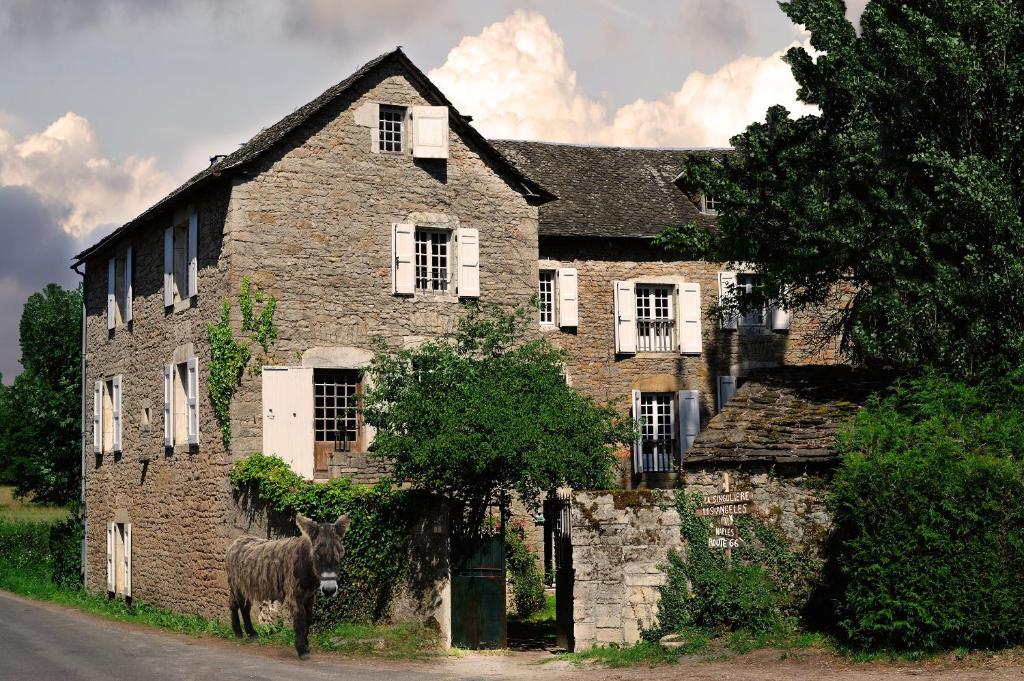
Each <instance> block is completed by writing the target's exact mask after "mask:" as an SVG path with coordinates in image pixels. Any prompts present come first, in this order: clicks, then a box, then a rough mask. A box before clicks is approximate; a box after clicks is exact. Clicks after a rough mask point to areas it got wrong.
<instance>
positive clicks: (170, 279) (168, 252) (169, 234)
mask: <svg viewBox="0 0 1024 681" xmlns="http://www.w3.org/2000/svg"><path fill="white" fill-rule="evenodd" d="M171 305H174V227H168V228H167V229H165V230H164V307H170V306H171Z"/></svg>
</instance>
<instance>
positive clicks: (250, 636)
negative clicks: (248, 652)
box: [249, 631, 260, 641]
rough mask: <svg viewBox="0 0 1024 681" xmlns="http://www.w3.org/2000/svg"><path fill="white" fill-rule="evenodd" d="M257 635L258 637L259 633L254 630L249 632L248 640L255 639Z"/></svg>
mask: <svg viewBox="0 0 1024 681" xmlns="http://www.w3.org/2000/svg"><path fill="white" fill-rule="evenodd" d="M259 637H260V635H259V634H257V633H256V632H255V631H254V632H252V633H251V634H249V639H250V640H252V641H255V640H256V639H258V638H259Z"/></svg>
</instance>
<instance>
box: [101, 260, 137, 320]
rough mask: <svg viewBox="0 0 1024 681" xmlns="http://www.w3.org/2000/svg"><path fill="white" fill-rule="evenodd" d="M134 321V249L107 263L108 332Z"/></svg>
mask: <svg viewBox="0 0 1024 681" xmlns="http://www.w3.org/2000/svg"><path fill="white" fill-rule="evenodd" d="M131 320H132V247H131V246H128V247H127V248H125V249H124V250H123V251H121V252H120V253H119V254H117V255H115V256H114V257H112V258H110V260H108V261H107V330H108V331H111V332H112V331H114V329H117V328H119V327H121V326H124V325H125V324H128V323H129V322H130V321H131Z"/></svg>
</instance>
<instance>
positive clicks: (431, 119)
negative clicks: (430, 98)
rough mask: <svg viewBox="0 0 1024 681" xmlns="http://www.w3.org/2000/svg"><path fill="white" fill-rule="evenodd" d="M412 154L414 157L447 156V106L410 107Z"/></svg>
mask: <svg viewBox="0 0 1024 681" xmlns="http://www.w3.org/2000/svg"><path fill="white" fill-rule="evenodd" d="M412 155H413V157H414V158H448V107H446V106H414V107H413V108H412Z"/></svg>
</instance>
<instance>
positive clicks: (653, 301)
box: [636, 284, 676, 352]
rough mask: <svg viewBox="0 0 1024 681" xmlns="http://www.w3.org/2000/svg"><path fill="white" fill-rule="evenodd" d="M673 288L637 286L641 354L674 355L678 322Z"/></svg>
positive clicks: (639, 347)
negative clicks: (675, 314)
mask: <svg viewBox="0 0 1024 681" xmlns="http://www.w3.org/2000/svg"><path fill="white" fill-rule="evenodd" d="M673 289H674V287H672V286H649V285H645V284H637V286H636V333H637V350H638V351H640V352H673V351H674V350H675V349H676V345H675V319H674V314H673V308H674V307H675V305H673V304H672V303H673Z"/></svg>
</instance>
